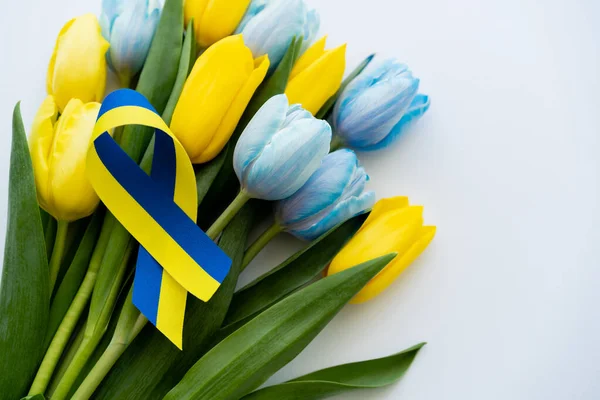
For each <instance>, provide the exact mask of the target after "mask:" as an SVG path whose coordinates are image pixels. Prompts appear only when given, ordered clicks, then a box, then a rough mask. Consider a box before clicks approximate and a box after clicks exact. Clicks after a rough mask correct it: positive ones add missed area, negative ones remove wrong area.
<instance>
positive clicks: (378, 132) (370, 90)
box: [333, 60, 429, 150]
mask: <svg viewBox="0 0 600 400" xmlns="http://www.w3.org/2000/svg"><path fill="white" fill-rule="evenodd" d="M418 89H419V80H418V79H417V78H414V77H413V76H412V73H411V71H410V70H409V69H408V66H406V65H405V64H400V63H399V62H397V61H395V60H386V61H384V62H383V63H380V64H379V65H377V66H374V67H371V66H369V67H367V69H366V70H365V71H363V72H362V73H361V74H360V75H359V76H358V77H356V78H355V79H354V80H353V81H352V82H350V84H349V85H348V86H347V87H346V88H345V89H344V91H343V92H342V94H341V95H340V97H339V99H338V100H337V102H336V105H335V108H334V111H333V125H334V128H335V134H336V136H337V138H339V139H340V140H341V141H342V143H343V144H344V145H345V146H348V147H350V148H353V149H356V150H376V149H379V148H382V147H385V146H387V145H389V144H390V143H392V142H393V141H394V139H396V138H397V137H398V135H399V134H400V133H401V132H402V131H403V130H404V128H405V127H406V126H407V125H408V124H409V122H410V121H413V120H415V119H417V118H418V117H420V116H421V115H422V114H423V113H424V112H425V111H426V110H427V109H428V108H429V97H427V96H424V95H419V96H416V94H417V90H418ZM415 96H416V97H415ZM404 116H406V118H403V117H404Z"/></svg>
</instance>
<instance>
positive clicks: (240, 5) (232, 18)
mask: <svg viewBox="0 0 600 400" xmlns="http://www.w3.org/2000/svg"><path fill="white" fill-rule="evenodd" d="M249 4H250V0H185V3H184V5H183V7H184V8H183V11H184V16H185V24H186V25H187V24H188V23H189V22H190V20H191V19H192V18H194V29H195V31H196V42H198V45H199V46H200V47H203V48H206V47H208V46H210V45H212V44H213V43H216V42H218V41H219V40H221V39H223V38H224V37H226V36H229V35H231V34H232V33H233V32H234V31H235V28H237V26H238V25H239V23H240V21H241V20H242V17H243V16H244V13H245V12H246V9H247V8H248V5H249Z"/></svg>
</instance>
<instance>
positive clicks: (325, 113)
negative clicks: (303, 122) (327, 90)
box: [315, 54, 375, 119]
mask: <svg viewBox="0 0 600 400" xmlns="http://www.w3.org/2000/svg"><path fill="white" fill-rule="evenodd" d="M373 57H375V54H371V55H370V56H369V57H367V58H365V59H364V60H363V62H361V63H360V64H359V65H358V67H356V68H355V69H354V70H353V71H352V72H350V75H348V76H347V77H346V79H344V81H343V82H342V84H341V86H340V88H339V89H338V91H337V92H335V94H334V95H333V96H331V97H330V98H329V99H328V100H327V101H326V102H325V104H323V107H321V109H320V110H319V111H318V112H317V115H315V117H316V118H320V119H327V118H329V116H330V115H331V111H332V110H333V106H334V104H335V102H336V101H337V99H338V98H339V97H340V95H341V94H342V92H343V91H344V89H346V86H348V84H349V83H350V82H352V81H353V80H354V78H356V77H357V76H358V75H359V74H360V73H361V72H363V70H364V69H365V68H367V65H369V64H370V63H371V61H373Z"/></svg>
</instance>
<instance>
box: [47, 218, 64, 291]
mask: <svg viewBox="0 0 600 400" xmlns="http://www.w3.org/2000/svg"><path fill="white" fill-rule="evenodd" d="M68 232H69V223H68V222H67V221H58V223H57V225H56V239H55V240H54V247H53V249H52V256H51V257H50V264H49V268H50V293H52V291H53V290H54V285H55V284H56V278H57V277H58V271H59V270H60V264H61V263H62V261H63V258H64V256H65V250H66V249H65V247H66V243H67V233H68Z"/></svg>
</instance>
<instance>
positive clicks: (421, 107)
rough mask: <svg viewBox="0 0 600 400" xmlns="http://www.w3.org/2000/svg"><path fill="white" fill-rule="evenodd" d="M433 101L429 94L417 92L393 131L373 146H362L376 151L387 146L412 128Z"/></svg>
mask: <svg viewBox="0 0 600 400" xmlns="http://www.w3.org/2000/svg"><path fill="white" fill-rule="evenodd" d="M430 104H431V102H430V100H429V96H427V95H424V94H417V95H416V96H415V98H414V99H413V101H412V103H411V104H410V106H409V107H408V109H407V110H406V113H405V114H404V116H403V117H402V119H400V121H399V122H398V123H397V124H396V125H395V126H394V127H393V128H392V130H391V132H390V133H389V134H388V135H387V136H386V137H385V138H384V139H383V140H382V141H380V142H378V143H375V144H374V145H371V146H366V147H363V148H361V150H363V151H374V150H379V149H383V148H386V147H387V146H389V145H390V144H392V143H393V142H394V141H395V140H396V139H398V137H400V135H402V133H403V132H405V131H406V129H408V128H410V126H411V125H413V124H414V123H415V122H417V120H419V118H421V116H423V114H425V112H426V111H427V110H429V106H430Z"/></svg>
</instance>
